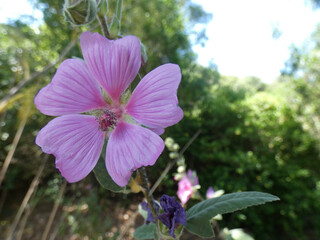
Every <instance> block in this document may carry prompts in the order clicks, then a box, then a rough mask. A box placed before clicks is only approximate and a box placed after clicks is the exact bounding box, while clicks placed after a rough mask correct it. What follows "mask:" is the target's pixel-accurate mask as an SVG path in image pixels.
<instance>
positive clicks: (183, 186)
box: [177, 169, 199, 204]
mask: <svg viewBox="0 0 320 240" xmlns="http://www.w3.org/2000/svg"><path fill="white" fill-rule="evenodd" d="M196 185H199V179H198V176H197V174H196V172H195V171H192V170H190V169H189V170H188V172H187V174H186V175H184V176H183V177H182V178H181V180H180V181H179V182H178V192H177V195H178V197H179V199H180V201H181V203H182V204H185V203H187V202H188V201H189V199H190V197H191V196H192V194H193V193H194V191H195V189H194V187H195V186H196Z"/></svg>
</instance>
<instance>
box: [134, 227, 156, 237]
mask: <svg viewBox="0 0 320 240" xmlns="http://www.w3.org/2000/svg"><path fill="white" fill-rule="evenodd" d="M156 231H157V229H156V225H155V224H154V223H150V224H148V225H146V224H145V225H142V226H140V227H138V228H137V229H136V230H135V231H134V233H133V236H134V237H135V238H136V239H153V238H154V236H155V233H156Z"/></svg>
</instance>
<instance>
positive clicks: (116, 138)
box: [106, 122, 164, 187]
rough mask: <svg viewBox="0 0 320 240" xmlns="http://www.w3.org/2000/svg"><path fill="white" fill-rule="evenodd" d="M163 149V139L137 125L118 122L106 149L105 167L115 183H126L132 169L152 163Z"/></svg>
mask: <svg viewBox="0 0 320 240" xmlns="http://www.w3.org/2000/svg"><path fill="white" fill-rule="evenodd" d="M163 149H164V142H163V140H162V139H161V138H160V137H159V136H158V135H157V134H155V133H154V132H152V131H150V130H149V129H147V128H143V127H140V126H138V125H134V124H129V123H125V122H119V123H118V125H117V127H116V129H115V130H114V132H113V133H112V135H111V137H110V139H109V142H108V145H107V151H106V167H107V170H108V172H109V174H110V176H111V178H112V179H113V181H115V183H116V184H118V185H119V186H121V187H123V186H125V185H127V183H128V181H129V178H130V176H131V174H132V172H133V171H135V170H136V169H138V168H140V167H142V166H148V165H153V164H154V163H155V162H156V160H157V159H158V157H159V156H160V154H161V152H162V151H163Z"/></svg>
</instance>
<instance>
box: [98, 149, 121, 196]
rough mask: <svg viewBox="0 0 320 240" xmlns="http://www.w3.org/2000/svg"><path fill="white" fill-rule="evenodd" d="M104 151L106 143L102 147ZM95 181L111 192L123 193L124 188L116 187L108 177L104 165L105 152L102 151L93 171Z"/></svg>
mask: <svg viewBox="0 0 320 240" xmlns="http://www.w3.org/2000/svg"><path fill="white" fill-rule="evenodd" d="M103 149H106V143H105V144H104V146H103ZM93 172H94V174H95V176H96V179H97V180H98V182H99V183H100V185H101V186H102V187H104V188H106V189H108V190H110V191H113V192H125V188H123V187H120V186H118V185H117V184H116V183H115V182H114V181H113V180H112V178H111V177H110V175H109V173H108V171H107V169H106V164H105V151H102V153H101V156H100V158H99V160H98V163H97V165H96V166H95V168H94V169H93Z"/></svg>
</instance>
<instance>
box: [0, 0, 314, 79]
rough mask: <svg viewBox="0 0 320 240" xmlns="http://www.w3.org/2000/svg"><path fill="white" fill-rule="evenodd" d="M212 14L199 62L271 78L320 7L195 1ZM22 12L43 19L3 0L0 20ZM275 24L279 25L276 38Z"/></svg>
mask: <svg viewBox="0 0 320 240" xmlns="http://www.w3.org/2000/svg"><path fill="white" fill-rule="evenodd" d="M193 1H194V2H196V3H199V4H201V5H202V6H203V8H204V9H205V10H206V11H207V12H210V13H212V14H213V18H212V20H211V21H210V22H209V24H208V25H207V36H208V38H209V39H208V41H207V42H206V45H205V47H204V48H203V47H201V46H200V45H196V46H194V47H193V49H194V51H195V52H196V53H197V54H198V62H199V63H200V64H202V65H204V66H208V65H209V63H210V61H213V63H215V64H216V65H217V66H218V70H219V72H220V73H221V74H223V75H232V76H237V77H245V76H256V77H259V78H261V79H262V80H263V81H264V82H272V81H273V80H274V79H275V78H276V77H277V76H279V74H280V70H281V69H282V68H283V66H284V62H285V61H286V60H287V59H288V58H289V57H290V50H289V47H290V45H291V44H295V45H297V46H301V45H302V44H303V42H304V41H305V40H306V39H307V38H308V37H309V36H310V34H311V33H312V32H313V31H314V29H315V27H316V24H317V23H319V22H320V10H317V11H314V10H312V8H311V6H307V5H305V2H306V1H305V0H267V1H265V0H210V1H209V0H193ZM22 14H30V15H34V16H35V17H36V18H39V19H41V18H42V13H41V12H40V11H39V10H34V9H32V7H31V6H30V4H29V3H28V1H27V0H10V1H4V0H2V1H1V3H0V23H4V22H6V21H7V20H8V19H17V18H18V17H19V16H20V15H22ZM274 26H277V28H278V29H279V30H280V32H281V35H280V37H279V38H278V39H274V38H273V37H272V32H273V29H274Z"/></svg>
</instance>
